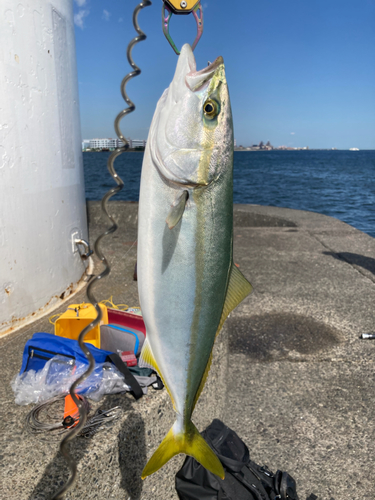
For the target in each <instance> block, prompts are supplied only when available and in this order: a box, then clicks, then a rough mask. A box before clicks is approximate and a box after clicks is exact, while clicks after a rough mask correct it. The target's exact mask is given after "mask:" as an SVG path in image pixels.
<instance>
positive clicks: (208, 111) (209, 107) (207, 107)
mask: <svg viewBox="0 0 375 500" xmlns="http://www.w3.org/2000/svg"><path fill="white" fill-rule="evenodd" d="M203 112H204V114H205V116H206V118H214V117H215V116H217V115H218V114H219V106H218V104H217V102H215V101H213V100H212V99H207V101H206V102H205V103H204V105H203Z"/></svg>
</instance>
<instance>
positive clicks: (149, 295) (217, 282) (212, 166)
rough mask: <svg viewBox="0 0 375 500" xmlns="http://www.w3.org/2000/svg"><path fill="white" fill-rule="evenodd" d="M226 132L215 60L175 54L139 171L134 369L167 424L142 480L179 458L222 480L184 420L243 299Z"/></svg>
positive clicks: (245, 290) (219, 66) (227, 110)
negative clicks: (153, 383)
mask: <svg viewBox="0 0 375 500" xmlns="http://www.w3.org/2000/svg"><path fill="white" fill-rule="evenodd" d="M232 171H233V124H232V113H231V107H230V101H229V93H228V86H227V81H226V78H225V69H224V62H223V59H222V57H219V58H218V59H216V61H215V62H214V63H212V64H210V65H209V66H208V67H206V68H204V69H203V70H201V71H197V69H196V62H195V58H194V55H193V52H192V50H191V47H190V46H189V45H184V47H183V48H182V51H181V55H180V57H179V59H178V64H177V68H176V73H175V76H174V78H173V81H172V83H171V85H170V86H169V88H168V89H167V90H166V91H165V92H164V93H163V95H162V97H161V99H160V100H159V103H158V105H157V108H156V111H155V115H154V118H153V121H152V124H151V128H150V133H149V137H148V142H147V147H146V151H145V156H144V160H143V166H142V177H141V190H140V200H139V219H138V287H139V299H140V305H141V309H142V314H143V319H144V321H145V324H146V330H147V338H146V343H145V345H144V348H143V351H142V353H141V366H152V367H154V368H155V370H156V371H157V372H158V373H159V375H160V377H161V378H162V380H163V382H164V385H165V387H166V388H167V390H168V393H169V396H170V398H171V400H172V402H173V406H174V409H175V411H176V421H175V423H174V425H173V427H172V428H171V430H170V431H169V432H168V434H167V436H166V437H165V438H164V440H163V441H162V443H161V444H160V446H159V447H158V449H157V450H156V451H155V453H154V454H153V456H152V457H151V459H150V460H149V462H148V463H147V465H146V467H145V469H144V470H143V473H142V478H145V477H146V476H148V475H150V474H153V473H154V472H156V471H157V470H158V469H160V468H161V467H162V466H163V465H164V464H165V463H166V462H168V460H170V459H171V458H172V457H173V456H174V455H177V454H178V453H186V454H187V455H191V456H192V457H194V458H195V459H196V460H197V461H198V462H199V463H201V464H202V465H203V466H204V467H205V468H206V469H208V470H210V471H211V472H213V473H214V474H216V475H218V476H220V477H224V470H223V467H222V465H221V463H220V461H219V459H218V458H217V456H216V455H215V454H214V452H213V451H212V450H211V448H210V447H209V446H208V445H207V443H206V442H205V441H204V439H203V438H202V437H201V435H200V434H199V432H198V430H197V428H196V427H195V425H194V424H193V422H192V421H191V415H192V413H193V410H194V407H195V404H196V402H197V400H198V398H199V396H200V393H201V391H202V389H203V386H204V384H205V381H206V378H207V374H208V371H209V369H210V364H211V358H212V348H213V345H214V342H215V337H216V335H217V334H218V332H219V331H220V329H221V327H222V325H223V323H224V321H225V319H226V317H227V316H228V314H229V313H230V311H231V310H233V309H234V308H235V307H236V306H237V305H238V304H239V303H240V302H241V301H242V300H243V299H244V298H245V297H246V296H247V295H248V294H249V293H250V291H251V285H250V283H249V282H248V281H247V280H246V279H245V278H244V277H243V276H242V274H241V272H240V271H239V270H238V269H237V267H235V266H234V264H233V256H232V240H233V181H232Z"/></svg>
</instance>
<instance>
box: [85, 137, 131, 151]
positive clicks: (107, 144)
mask: <svg viewBox="0 0 375 500" xmlns="http://www.w3.org/2000/svg"><path fill="white" fill-rule="evenodd" d="M123 145H124V143H123V142H122V141H120V139H117V138H116V139H112V138H105V139H90V149H115V148H118V147H121V146H123Z"/></svg>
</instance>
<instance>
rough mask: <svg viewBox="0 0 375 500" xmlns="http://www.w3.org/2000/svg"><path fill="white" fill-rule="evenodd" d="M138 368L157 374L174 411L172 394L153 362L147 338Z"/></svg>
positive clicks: (155, 363)
mask: <svg viewBox="0 0 375 500" xmlns="http://www.w3.org/2000/svg"><path fill="white" fill-rule="evenodd" d="M138 366H139V367H140V368H151V369H152V370H155V371H156V372H157V373H158V374H159V377H160V378H161V380H162V382H163V384H164V386H165V388H166V389H167V391H168V394H169V397H170V398H171V401H172V403H173V408H174V409H175V410H176V406H175V402H174V399H173V396H172V393H171V391H170V389H169V387H168V385H167V383H166V381H165V379H164V377H163V374H162V373H161V371H160V369H159V367H158V364H157V362H156V361H155V358H154V355H153V354H152V351H151V346H150V342H149V341H148V338H147V337H146V339H145V342H144V344H143V347H142V352H141V355H140V356H139V362H138Z"/></svg>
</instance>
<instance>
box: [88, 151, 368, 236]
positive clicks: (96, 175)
mask: <svg viewBox="0 0 375 500" xmlns="http://www.w3.org/2000/svg"><path fill="white" fill-rule="evenodd" d="M109 154H110V153H104V152H103V153H83V161H84V170H85V185H86V198H87V199H88V200H100V199H101V198H102V197H103V195H104V194H105V193H106V192H107V191H108V190H109V189H110V188H112V187H113V186H115V185H116V184H115V182H114V181H113V179H112V178H111V176H110V175H109V173H108V170H107V167H106V165H107V159H108V156H109ZM142 160H143V153H124V154H123V155H121V156H120V157H118V158H117V159H116V161H115V168H116V171H117V173H118V174H119V175H120V177H121V178H122V179H123V181H124V183H125V186H124V189H123V190H122V191H121V192H120V193H119V194H118V195H116V196H115V197H113V198H112V199H113V200H128V201H138V196H139V183H140V177H141V167H142ZM374 174H375V150H374V151H373V150H371V151H337V150H334V151H235V153H234V181H233V197H234V202H235V203H251V204H256V205H269V206H275V207H286V208H295V209H298V210H309V211H313V212H319V213H322V214H325V215H330V216H331V217H336V218H338V219H340V220H342V221H344V222H346V223H348V224H351V225H352V226H354V227H356V228H357V229H360V230H361V231H363V232H365V233H368V234H370V235H371V236H373V237H375V178H374Z"/></svg>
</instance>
